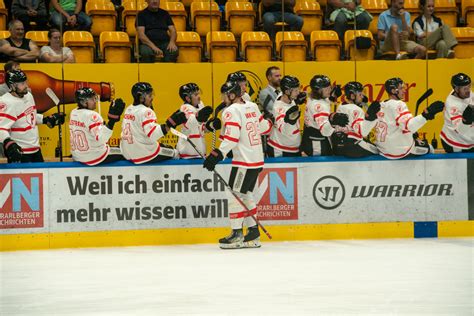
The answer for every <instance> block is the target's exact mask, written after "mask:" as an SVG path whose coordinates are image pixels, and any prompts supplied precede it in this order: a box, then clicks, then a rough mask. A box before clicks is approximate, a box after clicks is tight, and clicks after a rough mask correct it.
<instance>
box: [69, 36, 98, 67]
mask: <svg viewBox="0 0 474 316" xmlns="http://www.w3.org/2000/svg"><path fill="white" fill-rule="evenodd" d="M63 42H64V46H67V47H69V48H70V49H71V50H72V52H73V53H74V57H75V58H76V63H93V62H94V56H95V43H94V38H93V37H92V34H91V33H89V32H86V31H66V32H64V34H63Z"/></svg>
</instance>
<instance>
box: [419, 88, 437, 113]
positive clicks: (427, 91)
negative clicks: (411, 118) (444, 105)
mask: <svg viewBox="0 0 474 316" xmlns="http://www.w3.org/2000/svg"><path fill="white" fill-rule="evenodd" d="M432 94H433V89H431V88H429V89H428V90H426V91H425V93H423V94H422V95H421V97H419V98H418V100H416V108H415V116H417V115H418V109H419V107H420V104H421V103H423V101H425V100H426V99H428V98H429V97H430V96H431V95H432Z"/></svg>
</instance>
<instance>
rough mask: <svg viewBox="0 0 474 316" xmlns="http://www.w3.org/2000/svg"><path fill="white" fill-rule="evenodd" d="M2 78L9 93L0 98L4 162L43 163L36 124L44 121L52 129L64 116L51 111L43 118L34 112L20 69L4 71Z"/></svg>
mask: <svg viewBox="0 0 474 316" xmlns="http://www.w3.org/2000/svg"><path fill="white" fill-rule="evenodd" d="M5 81H6V83H7V85H8V88H9V89H10V92H7V93H6V94H4V95H3V96H2V97H1V98H0V143H3V150H4V153H5V155H6V157H7V161H8V162H9V163H13V162H43V161H44V159H43V155H42V153H41V147H40V144H39V133H38V125H39V124H47V125H48V127H50V128H53V127H55V126H56V125H58V124H63V123H64V117H65V115H64V113H54V114H52V115H50V116H47V117H45V116H43V115H41V114H38V112H37V111H36V105H35V100H34V98H33V95H32V94H31V92H29V88H28V82H27V77H26V75H25V73H24V72H23V71H21V70H13V71H11V72H9V73H7V74H6V78H5Z"/></svg>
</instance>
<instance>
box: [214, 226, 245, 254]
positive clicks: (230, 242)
mask: <svg viewBox="0 0 474 316" xmlns="http://www.w3.org/2000/svg"><path fill="white" fill-rule="evenodd" d="M219 247H221V248H222V249H239V248H243V247H244V234H243V232H242V229H233V230H232V232H231V233H230V235H229V236H227V237H224V238H221V239H219Z"/></svg>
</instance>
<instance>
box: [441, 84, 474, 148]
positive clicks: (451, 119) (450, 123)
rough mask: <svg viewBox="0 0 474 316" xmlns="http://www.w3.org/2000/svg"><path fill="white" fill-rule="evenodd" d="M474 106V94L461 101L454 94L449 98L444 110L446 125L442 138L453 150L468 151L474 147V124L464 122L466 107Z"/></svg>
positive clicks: (442, 131)
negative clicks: (463, 115) (463, 116)
mask: <svg viewBox="0 0 474 316" xmlns="http://www.w3.org/2000/svg"><path fill="white" fill-rule="evenodd" d="M469 104H471V106H474V93H473V92H472V91H471V95H470V97H469V98H467V99H460V98H458V97H456V96H455V95H453V94H452V93H451V94H450V95H449V96H448V98H447V99H446V103H445V109H444V125H443V128H442V130H441V134H440V137H441V139H442V140H444V141H445V142H446V143H447V144H449V145H450V146H452V147H453V148H457V149H460V150H467V149H471V148H473V147H474V124H471V125H467V124H464V123H463V122H462V114H463V112H464V110H465V109H466V107H468V106H469Z"/></svg>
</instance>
